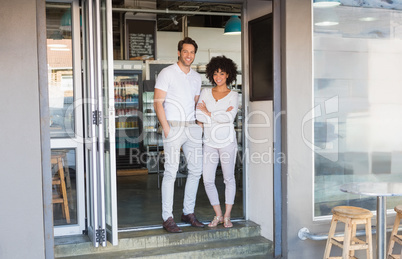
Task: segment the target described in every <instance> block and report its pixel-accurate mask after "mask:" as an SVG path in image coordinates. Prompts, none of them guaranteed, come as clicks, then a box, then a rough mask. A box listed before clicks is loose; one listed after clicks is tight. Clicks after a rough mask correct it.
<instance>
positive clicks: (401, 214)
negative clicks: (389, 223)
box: [387, 205, 402, 259]
mask: <svg viewBox="0 0 402 259" xmlns="http://www.w3.org/2000/svg"><path fill="white" fill-rule="evenodd" d="M394 210H395V211H396V216H395V222H394V228H393V229H392V232H391V236H390V238H389V247H388V252H387V259H389V258H400V254H397V255H395V254H392V250H393V248H394V245H395V242H397V243H398V244H400V245H402V235H398V228H399V224H400V222H401V219H402V205H398V206H396V207H395V208H394Z"/></svg>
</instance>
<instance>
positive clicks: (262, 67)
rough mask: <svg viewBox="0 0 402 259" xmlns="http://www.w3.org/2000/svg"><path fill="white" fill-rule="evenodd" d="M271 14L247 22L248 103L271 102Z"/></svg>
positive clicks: (272, 88) (272, 89) (272, 90)
mask: <svg viewBox="0 0 402 259" xmlns="http://www.w3.org/2000/svg"><path fill="white" fill-rule="evenodd" d="M272 26H273V20H272V13H271V14H267V15H264V16H262V17H259V18H257V19H254V20H251V21H249V22H248V28H249V29H248V31H249V34H248V38H249V48H250V53H249V58H250V59H249V61H250V66H249V68H250V101H263V100H273V95H274V87H273V27H272Z"/></svg>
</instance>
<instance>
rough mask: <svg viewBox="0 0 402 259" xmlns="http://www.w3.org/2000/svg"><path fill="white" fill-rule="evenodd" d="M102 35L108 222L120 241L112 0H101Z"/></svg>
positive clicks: (114, 238) (111, 238) (109, 235)
mask: <svg viewBox="0 0 402 259" xmlns="http://www.w3.org/2000/svg"><path fill="white" fill-rule="evenodd" d="M100 5H101V6H100V7H101V17H100V18H101V19H100V23H101V24H100V25H101V39H102V79H103V80H102V94H103V103H102V104H103V110H104V114H105V116H104V124H103V127H102V130H103V135H104V150H103V156H104V163H103V165H104V170H105V171H104V173H105V213H106V215H105V224H106V231H107V240H109V242H110V243H112V245H117V243H118V237H117V230H118V225H117V183H116V151H115V150H116V148H115V147H116V144H115V135H116V134H115V108H114V88H113V85H114V79H113V28H112V1H110V0H101V3H100Z"/></svg>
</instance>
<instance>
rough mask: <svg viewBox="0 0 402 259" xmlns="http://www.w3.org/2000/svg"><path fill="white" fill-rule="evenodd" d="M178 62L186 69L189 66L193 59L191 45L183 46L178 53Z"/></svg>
mask: <svg viewBox="0 0 402 259" xmlns="http://www.w3.org/2000/svg"><path fill="white" fill-rule="evenodd" d="M177 54H178V55H179V62H180V63H181V64H182V65H183V66H186V67H189V66H191V64H192V63H193V61H194V58H195V47H194V46H193V45H192V44H186V43H185V44H183V48H182V50H181V51H178V52H177Z"/></svg>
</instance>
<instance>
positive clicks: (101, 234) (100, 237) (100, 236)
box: [96, 227, 106, 243]
mask: <svg viewBox="0 0 402 259" xmlns="http://www.w3.org/2000/svg"><path fill="white" fill-rule="evenodd" d="M96 242H98V243H103V242H106V229H104V228H100V227H99V228H98V229H97V230H96Z"/></svg>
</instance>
